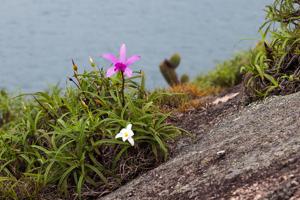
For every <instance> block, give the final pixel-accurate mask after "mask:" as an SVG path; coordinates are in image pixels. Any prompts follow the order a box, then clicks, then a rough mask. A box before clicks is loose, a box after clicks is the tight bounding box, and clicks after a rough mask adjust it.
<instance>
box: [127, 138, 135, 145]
mask: <svg viewBox="0 0 300 200" xmlns="http://www.w3.org/2000/svg"><path fill="white" fill-rule="evenodd" d="M128 142H129V143H130V144H131V146H134V140H133V138H132V137H129V138H128Z"/></svg>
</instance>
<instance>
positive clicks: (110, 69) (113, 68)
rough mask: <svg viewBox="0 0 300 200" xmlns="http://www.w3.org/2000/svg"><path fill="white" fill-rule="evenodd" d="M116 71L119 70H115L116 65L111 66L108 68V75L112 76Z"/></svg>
mask: <svg viewBox="0 0 300 200" xmlns="http://www.w3.org/2000/svg"><path fill="white" fill-rule="evenodd" d="M115 73H117V71H115V67H110V68H108V70H107V72H106V77H111V76H112V75H114V74H115Z"/></svg>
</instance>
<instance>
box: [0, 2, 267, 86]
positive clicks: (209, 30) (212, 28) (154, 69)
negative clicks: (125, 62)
mask: <svg viewBox="0 0 300 200" xmlns="http://www.w3.org/2000/svg"><path fill="white" fill-rule="evenodd" d="M270 2H271V0H186V1H179V0H178V1H177V0H147V1H145V0H122V1H121V0H109V1H103V0H51V1H50V0H47V1H46V0H1V5H0V27H1V28H0V87H4V88H8V89H10V90H16V89H21V90H23V91H36V90H40V89H45V88H46V87H47V86H48V84H55V83H58V82H60V83H61V84H62V85H64V84H65V82H66V76H68V75H71V74H72V66H71V62H70V61H71V59H72V58H74V60H75V61H76V62H77V63H78V64H79V65H84V66H86V67H85V68H86V69H88V68H89V67H88V57H89V56H92V57H93V58H94V60H95V61H96V62H97V63H98V64H99V65H101V66H102V65H107V64H108V63H107V62H104V61H103V60H102V59H101V58H100V55H101V54H102V53H104V52H113V53H117V52H118V49H119V46H120V44H121V43H122V42H124V43H126V44H127V47H128V51H129V52H128V53H129V54H139V55H141V56H142V60H141V61H140V62H138V63H137V65H135V66H134V68H135V69H140V68H142V69H143V70H144V71H146V75H147V78H148V81H147V83H148V87H150V88H154V87H160V86H164V85H165V83H164V80H163V79H162V77H161V75H160V73H159V70H158V64H159V63H160V61H161V60H163V59H164V58H165V57H169V56H170V55H171V54H172V53H173V52H179V53H180V54H181V55H182V64H181V66H180V69H179V73H183V72H186V73H189V74H190V75H191V76H195V75H196V74H199V73H203V72H206V71H208V70H209V69H211V68H213V67H214V65H215V63H216V62H217V61H222V60H224V59H226V58H228V57H230V56H231V55H232V54H233V53H234V52H236V51H238V50H241V49H247V48H249V47H250V46H253V45H255V42H256V39H258V38H259V34H258V32H257V30H258V28H259V26H260V25H261V23H262V22H263V20H264V11H263V9H264V7H265V5H267V4H268V3H270Z"/></svg>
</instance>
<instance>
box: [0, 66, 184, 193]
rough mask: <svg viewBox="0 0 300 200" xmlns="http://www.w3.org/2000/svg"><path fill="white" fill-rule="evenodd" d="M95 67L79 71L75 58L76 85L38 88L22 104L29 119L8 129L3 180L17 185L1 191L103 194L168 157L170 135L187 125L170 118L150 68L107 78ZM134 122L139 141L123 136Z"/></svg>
mask: <svg viewBox="0 0 300 200" xmlns="http://www.w3.org/2000/svg"><path fill="white" fill-rule="evenodd" d="M92 67H93V69H94V70H93V71H91V72H83V73H79V72H78V67H77V65H76V64H75V63H74V62H73V69H74V76H73V77H70V78H69V80H70V81H71V82H72V83H74V85H75V88H74V87H67V88H66V90H64V91H62V90H61V89H59V88H57V87H55V88H53V89H51V90H49V91H48V92H38V93H34V94H30V96H32V97H33V98H32V99H29V100H26V101H25V100H24V99H23V100H22V104H21V105H22V106H20V107H18V109H19V111H18V112H19V113H20V114H19V115H20V116H22V117H18V118H14V120H13V121H12V122H9V123H7V124H6V126H3V127H2V128H1V129H0V146H1V148H0V166H1V167H0V185H1V184H5V185H9V186H10V187H8V188H7V189H6V190H3V191H1V192H0V196H1V197H3V198H15V197H24V198H32V196H30V195H32V194H35V195H36V196H38V195H39V193H40V191H43V190H45V189H47V188H51V187H50V186H53V185H56V186H57V189H58V190H59V191H61V192H62V193H63V194H65V195H72V193H73V192H74V191H76V193H77V195H78V196H79V197H87V196H86V195H88V194H89V192H88V191H89V190H93V191H94V192H93V193H92V194H96V195H97V194H98V195H99V194H101V193H102V192H103V191H111V190H114V189H115V188H117V187H118V186H120V185H121V184H122V183H124V182H126V181H128V180H130V179H132V178H133V177H135V176H136V175H137V174H139V173H140V172H142V171H145V170H147V169H149V168H151V167H153V166H155V165H157V164H158V163H160V162H162V161H164V160H166V159H167V158H168V147H167V141H168V140H172V139H174V138H175V137H176V136H178V135H179V134H181V132H182V131H183V130H181V129H179V128H176V127H174V126H172V125H171V124H168V123H166V120H167V118H168V115H167V114H163V113H161V112H160V110H159V108H158V107H157V106H156V105H154V103H153V102H154V101H155V99H157V98H158V96H157V95H158V94H157V93H156V94H154V93H152V94H150V93H148V92H146V91H145V86H144V82H145V81H144V74H143V73H142V72H136V73H135V75H134V76H132V77H131V78H128V79H124V78H121V77H120V74H118V75H117V76H114V77H112V78H107V77H106V76H105V72H104V71H103V70H102V69H97V68H96V66H95V64H94V65H92ZM19 98H22V97H19ZM2 103H3V102H0V105H1V104H2ZM8 110H9V109H8ZM128 123H131V124H132V125H133V126H132V130H133V131H134V133H135V135H134V137H133V139H134V141H135V145H134V147H132V146H131V145H130V144H129V143H128V142H123V141H121V140H118V139H116V138H115V136H116V134H117V133H118V132H119V131H120V130H121V129H122V128H124V127H125V126H126V125H127V124H128ZM29 180H30V181H29ZM20 183H24V184H20ZM26 184H27V185H28V184H30V186H31V187H29V189H28V191H26V192H24V190H23V189H22V185H26Z"/></svg>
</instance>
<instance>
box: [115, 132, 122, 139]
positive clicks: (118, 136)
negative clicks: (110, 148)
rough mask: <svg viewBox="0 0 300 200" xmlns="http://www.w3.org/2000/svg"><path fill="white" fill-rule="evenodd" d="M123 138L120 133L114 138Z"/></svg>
mask: <svg viewBox="0 0 300 200" xmlns="http://www.w3.org/2000/svg"><path fill="white" fill-rule="evenodd" d="M122 136H123V134H122V133H118V134H117V135H116V137H115V138H120V137H122Z"/></svg>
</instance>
